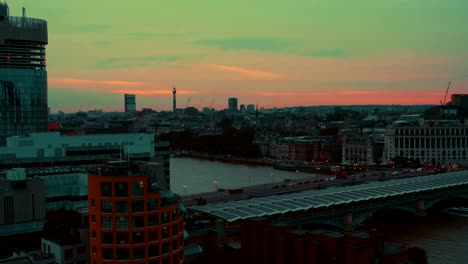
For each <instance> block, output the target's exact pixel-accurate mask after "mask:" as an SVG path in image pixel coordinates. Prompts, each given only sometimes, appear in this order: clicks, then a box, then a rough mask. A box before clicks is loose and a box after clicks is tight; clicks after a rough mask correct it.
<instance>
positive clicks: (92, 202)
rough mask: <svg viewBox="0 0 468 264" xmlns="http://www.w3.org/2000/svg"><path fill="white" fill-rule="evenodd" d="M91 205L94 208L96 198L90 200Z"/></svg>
mask: <svg viewBox="0 0 468 264" xmlns="http://www.w3.org/2000/svg"><path fill="white" fill-rule="evenodd" d="M91 207H93V208H96V200H94V199H92V200H91Z"/></svg>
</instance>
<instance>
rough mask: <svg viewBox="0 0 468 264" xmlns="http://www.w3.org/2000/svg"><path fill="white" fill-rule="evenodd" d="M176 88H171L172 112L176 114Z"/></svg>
mask: <svg viewBox="0 0 468 264" xmlns="http://www.w3.org/2000/svg"><path fill="white" fill-rule="evenodd" d="M176 92H177V91H176V88H175V87H174V88H172V112H173V113H174V114H176V111H177V106H176Z"/></svg>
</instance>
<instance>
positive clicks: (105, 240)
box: [102, 232, 114, 245]
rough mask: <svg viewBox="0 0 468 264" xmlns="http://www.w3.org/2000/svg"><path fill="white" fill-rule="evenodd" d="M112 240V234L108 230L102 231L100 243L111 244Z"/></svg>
mask: <svg viewBox="0 0 468 264" xmlns="http://www.w3.org/2000/svg"><path fill="white" fill-rule="evenodd" d="M113 241H114V234H113V233H109V232H103V233H102V244H104V245H112V242H113Z"/></svg>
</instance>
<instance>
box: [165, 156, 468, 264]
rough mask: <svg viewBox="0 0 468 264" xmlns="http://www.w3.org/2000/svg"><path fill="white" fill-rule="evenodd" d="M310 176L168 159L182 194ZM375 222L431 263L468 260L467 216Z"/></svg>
mask: <svg viewBox="0 0 468 264" xmlns="http://www.w3.org/2000/svg"><path fill="white" fill-rule="evenodd" d="M272 174H273V175H272ZM311 177H314V175H312V174H305V173H295V172H288V171H278V170H274V169H273V168H271V167H266V166H248V165H242V164H230V163H223V162H219V161H208V160H198V159H191V158H173V159H171V189H172V190H173V191H174V192H175V193H178V194H181V195H182V194H184V191H186V192H187V195H190V194H195V193H201V192H209V191H214V190H215V189H216V186H215V183H214V182H215V181H217V182H218V187H219V188H225V189H229V188H240V187H245V186H249V184H251V185H256V184H272V182H273V181H274V182H280V181H283V180H284V179H292V180H295V179H297V178H299V179H303V178H304V179H305V178H311ZM184 184H185V185H186V186H187V188H186V189H185V188H184ZM389 214H392V213H391V212H390V213H389ZM396 214H400V213H396ZM374 220H375V219H374ZM374 224H375V225H376V227H378V228H379V229H380V230H381V231H382V232H383V233H384V237H385V240H386V241H388V242H395V243H400V244H403V245H405V246H408V247H410V246H418V247H421V248H423V249H425V250H426V252H427V256H428V260H429V263H431V264H466V263H468V217H462V216H454V215H449V214H445V213H438V212H431V213H430V214H428V215H427V216H424V217H417V216H413V215H405V214H403V215H399V216H398V217H389V216H388V215H387V216H383V217H377V219H376V220H375V221H374Z"/></svg>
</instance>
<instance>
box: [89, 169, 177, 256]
mask: <svg viewBox="0 0 468 264" xmlns="http://www.w3.org/2000/svg"><path fill="white" fill-rule="evenodd" d="M88 207H89V221H90V255H91V257H90V260H91V261H90V263H91V264H99V263H115V262H116V261H117V262H120V263H148V264H150V263H151V264H152V263H158V264H179V263H183V262H184V251H183V247H184V242H183V233H184V228H183V217H182V214H181V212H180V210H179V202H178V200H177V199H176V198H175V197H164V195H162V193H161V192H160V191H151V182H150V177H149V176H142V175H139V173H135V172H132V171H131V170H130V169H127V170H123V169H122V168H119V169H108V168H107V169H98V170H96V171H95V173H92V174H90V175H89V176H88Z"/></svg>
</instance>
